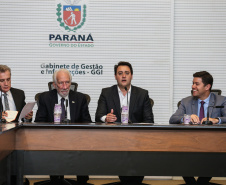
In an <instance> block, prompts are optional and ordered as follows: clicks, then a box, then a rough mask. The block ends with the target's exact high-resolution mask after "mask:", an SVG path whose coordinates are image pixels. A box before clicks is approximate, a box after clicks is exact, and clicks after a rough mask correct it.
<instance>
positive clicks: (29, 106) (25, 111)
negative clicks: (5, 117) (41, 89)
mask: <svg viewBox="0 0 226 185" xmlns="http://www.w3.org/2000/svg"><path fill="white" fill-rule="evenodd" d="M35 103H36V102H28V103H27V104H26V105H25V106H24V108H23V110H22V111H21V113H20V117H19V119H18V121H21V119H22V118H24V117H25V116H26V115H27V114H28V113H29V112H31V111H32V109H33V108H34V106H35Z"/></svg>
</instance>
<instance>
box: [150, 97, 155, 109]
mask: <svg viewBox="0 0 226 185" xmlns="http://www.w3.org/2000/svg"><path fill="white" fill-rule="evenodd" d="M149 99H150V102H151V107H153V106H154V100H153V99H151V98H149Z"/></svg>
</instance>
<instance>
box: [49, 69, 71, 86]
mask: <svg viewBox="0 0 226 185" xmlns="http://www.w3.org/2000/svg"><path fill="white" fill-rule="evenodd" d="M59 72H63V73H67V74H68V75H69V77H70V82H71V80H72V77H71V73H70V72H69V71H68V70H67V69H59V70H57V71H55V72H54V74H53V82H54V83H55V84H56V83H57V73H59Z"/></svg>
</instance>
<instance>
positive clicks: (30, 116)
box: [24, 111, 33, 120]
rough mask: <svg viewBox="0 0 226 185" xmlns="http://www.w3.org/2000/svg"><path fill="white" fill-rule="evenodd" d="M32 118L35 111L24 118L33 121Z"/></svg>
mask: <svg viewBox="0 0 226 185" xmlns="http://www.w3.org/2000/svg"><path fill="white" fill-rule="evenodd" d="M32 116H33V111H31V112H29V113H28V114H27V115H26V116H25V117H24V118H25V119H28V120H29V119H32Z"/></svg>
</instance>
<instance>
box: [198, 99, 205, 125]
mask: <svg viewBox="0 0 226 185" xmlns="http://www.w3.org/2000/svg"><path fill="white" fill-rule="evenodd" d="M200 103H201V107H200V111H199V121H200V122H201V121H202V119H203V118H205V114H204V106H203V105H204V103H205V102H204V101H201V102H200Z"/></svg>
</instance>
